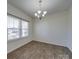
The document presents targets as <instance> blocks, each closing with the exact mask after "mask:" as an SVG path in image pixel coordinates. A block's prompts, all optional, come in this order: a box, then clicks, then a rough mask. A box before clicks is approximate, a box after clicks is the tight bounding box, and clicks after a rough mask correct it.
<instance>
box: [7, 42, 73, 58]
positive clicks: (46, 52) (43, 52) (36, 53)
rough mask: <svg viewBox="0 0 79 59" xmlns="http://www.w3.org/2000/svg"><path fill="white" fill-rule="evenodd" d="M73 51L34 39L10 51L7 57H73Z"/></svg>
mask: <svg viewBox="0 0 79 59" xmlns="http://www.w3.org/2000/svg"><path fill="white" fill-rule="evenodd" d="M71 57H72V53H71V52H70V51H69V50H68V49H67V48H66V47H62V46H57V45H52V44H47V43H42V42H37V41H32V42H30V43H28V44H26V45H24V46H22V47H20V48H18V49H16V50H15V51H13V52H11V53H8V55H7V59H72V58H71Z"/></svg>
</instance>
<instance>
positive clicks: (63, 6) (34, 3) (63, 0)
mask: <svg viewBox="0 0 79 59" xmlns="http://www.w3.org/2000/svg"><path fill="white" fill-rule="evenodd" d="M7 1H8V2H9V3H10V4H12V5H14V6H16V7H18V8H20V9H21V10H23V11H24V12H25V13H27V14H28V15H30V16H31V17H35V16H34V13H35V12H36V10H38V9H39V4H38V1H39V0H7ZM71 5H72V0H42V10H46V11H47V12H48V13H47V15H50V14H54V13H56V12H59V11H63V10H67V9H68V8H69V7H71Z"/></svg>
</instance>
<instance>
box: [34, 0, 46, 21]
mask: <svg viewBox="0 0 79 59" xmlns="http://www.w3.org/2000/svg"><path fill="white" fill-rule="evenodd" d="M38 3H39V9H38V10H37V11H36V12H35V17H37V18H38V19H40V20H41V19H42V18H43V17H45V16H46V13H47V11H43V10H41V3H42V0H39V1H38Z"/></svg>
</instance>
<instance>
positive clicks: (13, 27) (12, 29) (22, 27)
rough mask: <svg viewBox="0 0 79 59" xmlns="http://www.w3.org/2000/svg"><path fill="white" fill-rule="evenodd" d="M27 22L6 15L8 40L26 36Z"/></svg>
mask: <svg viewBox="0 0 79 59" xmlns="http://www.w3.org/2000/svg"><path fill="white" fill-rule="evenodd" d="M28 24H29V23H28V21H24V20H22V19H20V18H18V17H14V16H13V15H7V30H8V40H12V39H17V38H22V37H26V36H28Z"/></svg>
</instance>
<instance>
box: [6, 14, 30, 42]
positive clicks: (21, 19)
mask: <svg viewBox="0 0 79 59" xmlns="http://www.w3.org/2000/svg"><path fill="white" fill-rule="evenodd" d="M8 15H10V16H12V17H15V18H18V19H19V20H20V24H19V25H20V26H19V27H20V31H22V30H21V28H22V25H21V24H22V22H21V21H25V22H28V36H25V37H22V36H21V35H22V32H20V34H19V38H15V39H11V40H8V27H7V41H13V40H20V39H24V38H27V37H29V22H30V21H28V20H26V19H23V18H20V17H18V16H15V15H13V14H10V13H7V16H8Z"/></svg>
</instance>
